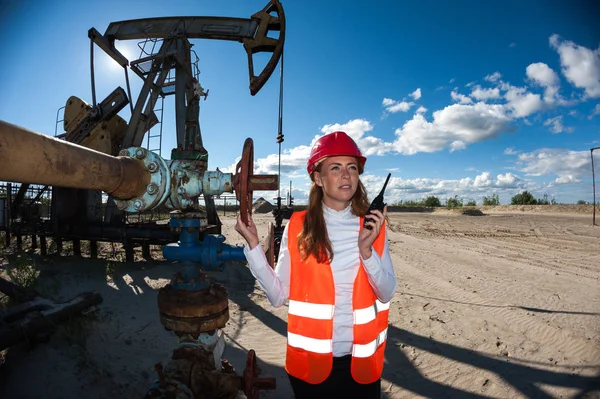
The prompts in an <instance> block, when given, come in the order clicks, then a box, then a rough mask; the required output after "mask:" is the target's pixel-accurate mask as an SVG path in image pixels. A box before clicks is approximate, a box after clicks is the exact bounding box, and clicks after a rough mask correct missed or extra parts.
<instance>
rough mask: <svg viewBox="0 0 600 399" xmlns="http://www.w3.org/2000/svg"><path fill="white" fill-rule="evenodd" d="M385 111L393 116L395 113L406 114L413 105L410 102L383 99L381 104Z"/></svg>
mask: <svg viewBox="0 0 600 399" xmlns="http://www.w3.org/2000/svg"><path fill="white" fill-rule="evenodd" d="M381 104H382V105H383V106H384V107H385V110H386V111H387V112H389V113H391V114H395V113H396V112H408V111H409V110H410V109H411V107H412V106H413V105H415V103H414V102H412V101H396V100H392V99H391V98H384V99H383V102H382V103H381Z"/></svg>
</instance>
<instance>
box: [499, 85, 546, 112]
mask: <svg viewBox="0 0 600 399" xmlns="http://www.w3.org/2000/svg"><path fill="white" fill-rule="evenodd" d="M504 87H505V89H506V94H505V95H504V98H505V99H506V100H507V103H506V105H507V107H509V108H510V109H511V110H512V115H513V116H514V117H516V118H522V117H525V116H529V115H531V114H533V113H534V112H537V111H540V110H541V109H542V108H543V107H544V103H543V102H542V98H541V97H540V95H539V94H534V93H530V92H528V91H527V89H525V88H524V87H516V86H512V85H510V84H507V83H505V84H504Z"/></svg>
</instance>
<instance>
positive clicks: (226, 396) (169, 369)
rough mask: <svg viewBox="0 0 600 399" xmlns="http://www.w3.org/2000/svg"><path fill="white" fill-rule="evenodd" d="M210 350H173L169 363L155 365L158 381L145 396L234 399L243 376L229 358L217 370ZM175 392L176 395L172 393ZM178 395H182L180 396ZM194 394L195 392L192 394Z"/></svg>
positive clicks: (157, 398)
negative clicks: (184, 354) (209, 361)
mask: <svg viewBox="0 0 600 399" xmlns="http://www.w3.org/2000/svg"><path fill="white" fill-rule="evenodd" d="M211 356H212V355H211V354H210V353H208V352H196V353H191V352H188V353H187V355H186V356H183V357H182V356H179V355H177V353H176V352H174V353H173V357H172V359H171V361H169V363H168V364H167V366H166V367H164V369H163V367H162V365H161V364H160V363H159V364H157V365H156V366H155V369H156V372H157V374H158V382H157V383H156V384H154V386H152V387H151V388H150V390H149V391H148V393H147V394H146V398H153V399H159V398H160V399H163V398H164V399H167V398H169V399H171V398H177V399H179V398H181V399H184V398H190V399H191V398H192V397H193V398H194V399H234V398H236V397H238V392H239V391H240V389H241V387H242V379H241V377H240V376H238V375H237V374H236V373H235V370H234V368H233V367H232V366H231V364H229V362H228V361H227V360H223V361H222V362H221V364H220V367H219V369H218V370H217V369H216V368H215V367H214V365H212V366H211V365H210V364H208V363H207V360H208V359H210V358H211ZM173 395H175V396H173ZM177 395H179V396H177ZM191 395H193V396H191Z"/></svg>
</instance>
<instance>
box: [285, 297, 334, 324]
mask: <svg viewBox="0 0 600 399" xmlns="http://www.w3.org/2000/svg"><path fill="white" fill-rule="evenodd" d="M288 307H289V309H288V314H293V315H296V316H302V317H309V318H311V319H318V320H329V319H332V318H333V309H334V307H335V306H334V305H325V304H321V303H308V302H300V301H294V300H293V299H290V302H289V305H288Z"/></svg>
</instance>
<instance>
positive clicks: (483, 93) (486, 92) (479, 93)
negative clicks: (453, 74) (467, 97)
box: [471, 85, 500, 101]
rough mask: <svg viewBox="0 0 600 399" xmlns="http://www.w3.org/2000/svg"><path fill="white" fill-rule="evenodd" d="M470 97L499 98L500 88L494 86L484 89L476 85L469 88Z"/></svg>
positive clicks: (479, 98)
mask: <svg viewBox="0 0 600 399" xmlns="http://www.w3.org/2000/svg"><path fill="white" fill-rule="evenodd" d="M471 97H473V98H474V99H476V100H480V101H486V100H492V99H496V98H500V89H498V88H497V87H494V88H493V89H484V88H482V87H481V86H479V85H477V86H475V87H474V88H473V90H471Z"/></svg>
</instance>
